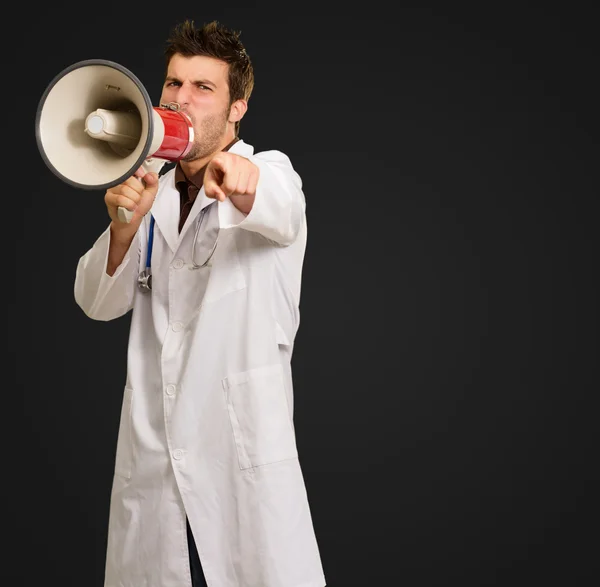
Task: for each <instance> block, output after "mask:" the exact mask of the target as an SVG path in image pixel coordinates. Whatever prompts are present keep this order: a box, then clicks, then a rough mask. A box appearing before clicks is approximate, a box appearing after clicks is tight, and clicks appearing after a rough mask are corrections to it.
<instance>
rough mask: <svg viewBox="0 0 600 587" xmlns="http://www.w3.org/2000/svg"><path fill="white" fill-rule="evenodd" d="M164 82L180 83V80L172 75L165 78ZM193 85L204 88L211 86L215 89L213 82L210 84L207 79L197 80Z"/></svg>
mask: <svg viewBox="0 0 600 587" xmlns="http://www.w3.org/2000/svg"><path fill="white" fill-rule="evenodd" d="M165 81H167V82H179V83H181V80H180V79H179V78H178V77H175V76H174V75H168V76H167V77H166V78H165ZM193 83H194V84H204V85H205V86H212V87H213V88H216V87H217V86H216V84H214V83H213V82H211V81H210V80H207V79H199V80H196V81H194V82H193Z"/></svg>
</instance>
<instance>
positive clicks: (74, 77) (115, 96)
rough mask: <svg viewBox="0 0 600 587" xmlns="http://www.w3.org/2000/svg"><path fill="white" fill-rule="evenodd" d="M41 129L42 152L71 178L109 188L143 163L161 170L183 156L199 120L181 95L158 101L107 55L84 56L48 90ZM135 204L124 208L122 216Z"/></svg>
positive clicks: (56, 169)
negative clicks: (184, 109)
mask: <svg viewBox="0 0 600 587" xmlns="http://www.w3.org/2000/svg"><path fill="white" fill-rule="evenodd" d="M35 134H36V140H37V145H38V149H39V151H40V154H41V156H42V159H43V160H44V162H45V163H46V165H47V166H48V167H49V168H50V170H51V171H52V172H53V173H54V174H55V175H56V176H57V177H59V178H60V179H61V180H62V181H64V182H65V183H67V184H69V185H71V186H73V187H77V188H82V189H86V190H106V189H109V188H111V187H113V186H115V185H118V184H120V183H122V182H123V181H125V180H126V179H127V178H129V177H131V176H133V175H134V174H135V172H136V171H137V170H138V169H139V168H140V167H142V168H143V169H144V170H146V171H147V172H149V171H153V172H155V173H158V172H159V171H160V169H161V168H162V167H163V165H165V163H168V162H175V161H179V160H180V159H183V157H185V156H186V155H187V154H188V153H189V151H190V149H191V148H192V145H193V143H194V127H193V124H192V121H191V119H190V118H189V116H188V115H187V114H185V113H184V112H182V111H180V110H179V105H178V104H176V103H169V104H161V105H160V106H153V105H152V103H151V101H150V97H149V95H148V92H147V91H146V89H145V88H144V86H143V85H142V83H141V82H140V80H139V79H138V78H137V77H136V76H135V75H134V74H133V73H132V72H131V71H129V70H128V69H127V68H126V67H123V66H122V65H120V64H118V63H115V62H113V61H107V60H103V59H87V60H85V61H79V62H77V63H74V64H73V65H71V66H69V67H67V68H66V69H64V70H63V71H61V72H60V73H59V74H58V75H57V76H56V77H55V78H54V79H53V80H52V81H51V82H50V84H49V85H48V87H47V88H46V90H45V91H44V93H43V95H42V97H41V99H40V102H39V105H38V109H37V113H36V121H35ZM132 216H133V212H131V211H129V210H127V209H126V208H123V207H120V208H119V219H120V220H121V221H122V222H130V221H131V217H132Z"/></svg>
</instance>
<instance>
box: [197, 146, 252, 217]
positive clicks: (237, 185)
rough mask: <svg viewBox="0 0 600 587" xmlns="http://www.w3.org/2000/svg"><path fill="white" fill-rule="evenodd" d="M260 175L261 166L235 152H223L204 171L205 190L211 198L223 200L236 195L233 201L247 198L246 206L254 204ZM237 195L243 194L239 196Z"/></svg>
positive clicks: (241, 200)
mask: <svg viewBox="0 0 600 587" xmlns="http://www.w3.org/2000/svg"><path fill="white" fill-rule="evenodd" d="M259 175H260V170H259V168H258V167H257V166H256V165H254V163H252V162H251V161H250V160H248V159H246V158H245V157H242V156H240V155H236V154H234V153H227V152H221V153H218V154H217V155H215V156H214V157H213V158H212V159H211V160H210V162H209V163H208V165H207V166H206V171H205V173H204V192H205V193H206V196H207V197H209V198H213V199H215V200H218V201H219V202H223V201H224V200H225V198H228V197H231V196H234V197H235V201H234V198H232V202H233V203H234V204H235V205H236V206H237V207H240V206H239V205H238V203H236V202H243V201H244V199H245V200H246V202H245V204H246V206H245V207H248V205H250V207H251V206H252V202H253V201H254V196H255V195H256V186H257V184H258V178H259ZM237 196H243V197H244V199H242V198H239V199H238V198H237Z"/></svg>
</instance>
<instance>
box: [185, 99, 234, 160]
mask: <svg viewBox="0 0 600 587" xmlns="http://www.w3.org/2000/svg"><path fill="white" fill-rule="evenodd" d="M228 118H229V108H227V109H225V110H224V111H223V112H222V113H221V114H213V115H212V116H207V117H206V118H204V119H203V120H202V122H201V123H200V128H198V127H197V126H196V124H195V120H193V119H192V122H193V123H194V134H195V139H194V144H193V146H192V148H191V149H190V152H189V153H188V154H187V155H186V156H185V157H184V159H183V161H186V162H190V161H195V160H197V159H203V158H205V157H208V156H209V155H212V154H213V153H215V152H216V151H218V150H219V148H220V147H221V142H222V140H223V136H224V135H225V132H226V130H227V120H228Z"/></svg>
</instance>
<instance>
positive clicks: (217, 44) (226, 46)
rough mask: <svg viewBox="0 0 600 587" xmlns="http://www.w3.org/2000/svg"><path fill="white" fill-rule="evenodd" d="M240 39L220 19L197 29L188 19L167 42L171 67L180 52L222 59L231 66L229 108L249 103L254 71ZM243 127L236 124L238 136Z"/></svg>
mask: <svg viewBox="0 0 600 587" xmlns="http://www.w3.org/2000/svg"><path fill="white" fill-rule="evenodd" d="M239 37H240V32H236V31H233V30H231V29H228V28H226V27H225V26H223V25H221V24H220V23H218V22H217V21H216V20H213V21H212V22H210V23H208V24H205V25H203V26H202V27H201V28H196V27H195V25H194V21H193V20H189V19H187V20H185V21H183V22H182V23H180V24H178V25H176V26H175V27H174V29H173V31H172V32H171V36H170V37H169V38H168V39H167V46H166V49H165V57H166V62H167V63H166V65H167V68H168V67H169V63H170V61H171V58H172V57H173V55H175V54H176V53H178V54H180V55H183V56H184V57H194V56H195V55H204V56H206V57H213V58H215V59H220V60H221V61H224V62H225V63H227V64H228V65H229V77H228V85H229V105H230V106H231V104H233V103H234V102H235V101H236V100H246V101H247V100H249V99H250V95H251V94H252V90H253V88H254V70H253V68H252V63H251V62H250V57H248V54H247V53H246V49H245V48H244V45H243V44H242V42H241V41H240V38H239ZM239 124H240V123H239V121H238V122H236V125H235V131H236V134H237V132H238V130H239Z"/></svg>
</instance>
